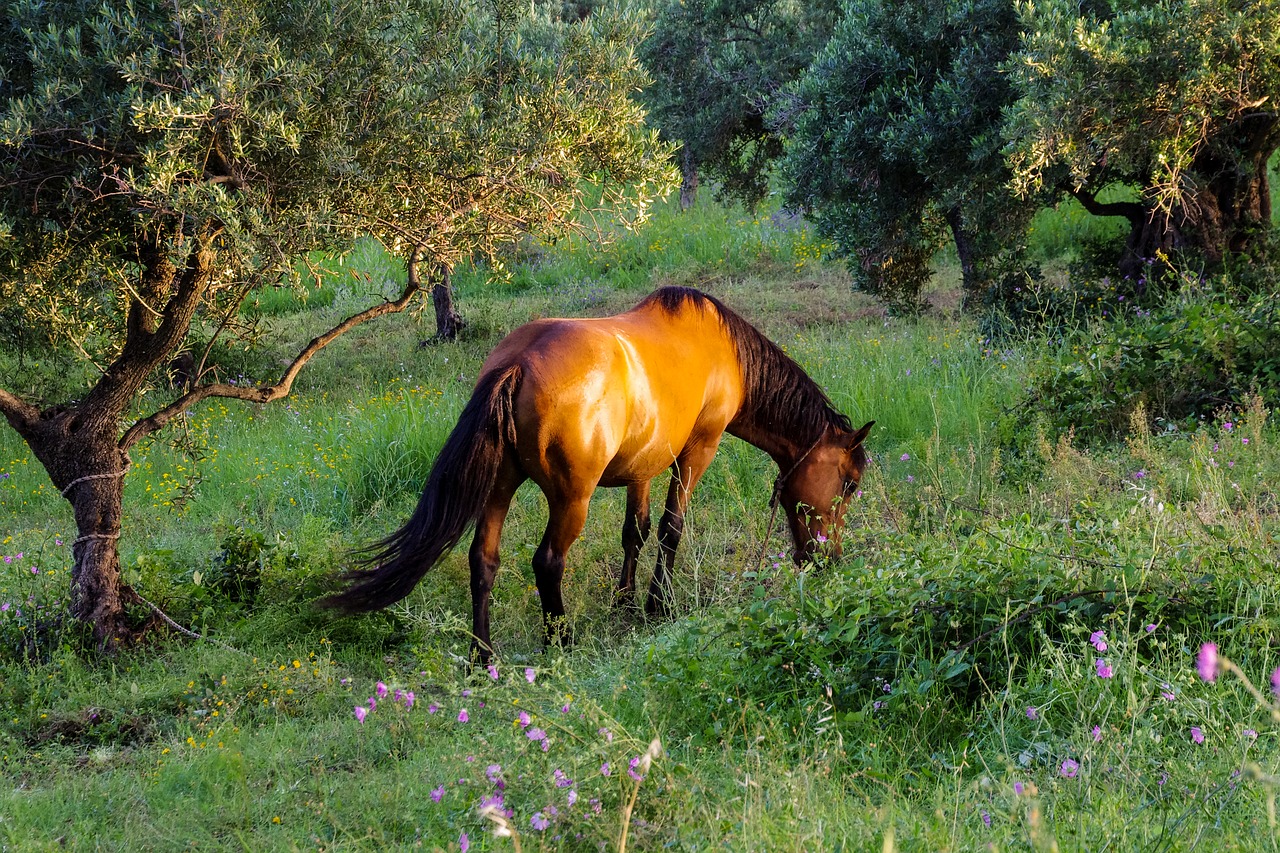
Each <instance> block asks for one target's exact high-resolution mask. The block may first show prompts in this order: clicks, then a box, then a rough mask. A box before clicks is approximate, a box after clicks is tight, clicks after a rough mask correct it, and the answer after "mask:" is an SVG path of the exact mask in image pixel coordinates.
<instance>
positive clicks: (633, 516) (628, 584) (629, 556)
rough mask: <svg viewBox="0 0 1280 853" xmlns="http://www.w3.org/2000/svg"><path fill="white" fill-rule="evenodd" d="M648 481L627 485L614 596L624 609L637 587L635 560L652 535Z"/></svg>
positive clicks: (617, 603) (629, 602)
mask: <svg viewBox="0 0 1280 853" xmlns="http://www.w3.org/2000/svg"><path fill="white" fill-rule="evenodd" d="M649 486H650V481H649V480H643V481H641V482H638V483H630V484H628V486H627V517H626V520H625V521H623V522H622V574H621V575H619V576H618V589H617V591H616V592H615V593H614V596H613V606H614V607H615V608H623V607H626V606H628V605H630V604H631V603H632V600H631V596H632V593H634V592H635V588H636V562H637V561H638V560H639V558H640V549H641V548H643V547H644V542H645V540H646V539H648V538H649V526H650V525H649Z"/></svg>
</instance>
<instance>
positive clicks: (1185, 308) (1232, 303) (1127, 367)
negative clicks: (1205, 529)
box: [1028, 280, 1280, 441]
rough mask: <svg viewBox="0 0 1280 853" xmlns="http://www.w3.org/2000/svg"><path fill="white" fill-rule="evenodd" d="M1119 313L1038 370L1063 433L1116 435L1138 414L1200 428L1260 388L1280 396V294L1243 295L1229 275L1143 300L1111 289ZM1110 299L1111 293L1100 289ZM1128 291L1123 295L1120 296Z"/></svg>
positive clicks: (1056, 429) (1270, 402)
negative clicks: (1231, 286) (1226, 283)
mask: <svg viewBox="0 0 1280 853" xmlns="http://www.w3.org/2000/svg"><path fill="white" fill-rule="evenodd" d="M1108 295H1109V296H1110V299H1109V300H1108V303H1109V304H1110V305H1111V307H1112V311H1113V312H1114V313H1113V314H1112V315H1111V316H1110V317H1107V318H1103V319H1100V320H1098V321H1097V322H1094V323H1090V324H1089V325H1088V326H1087V327H1085V328H1084V329H1083V330H1082V331H1081V333H1080V334H1078V335H1076V336H1074V337H1072V338H1070V339H1069V340H1070V343H1071V346H1070V348H1069V350H1068V349H1067V348H1066V347H1063V348H1062V349H1061V350H1060V351H1059V352H1053V351H1049V352H1046V354H1045V355H1044V356H1042V358H1041V359H1040V360H1039V361H1038V362H1037V363H1036V364H1035V366H1034V367H1033V369H1032V373H1031V385H1030V389H1029V391H1028V403H1029V405H1030V406H1031V407H1032V408H1033V410H1034V411H1036V412H1037V413H1039V416H1040V418H1041V419H1042V420H1043V423H1044V425H1045V426H1047V427H1048V428H1049V429H1050V431H1051V432H1053V433H1054V434H1062V433H1065V432H1067V431H1068V430H1071V431H1073V432H1074V433H1075V435H1077V436H1078V437H1080V438H1081V439H1085V440H1088V441H1098V440H1106V439H1114V438H1115V437H1117V436H1118V435H1121V434H1123V433H1124V431H1125V430H1127V429H1128V428H1129V427H1130V424H1131V420H1132V418H1133V417H1134V416H1135V414H1138V416H1139V417H1143V418H1149V419H1151V420H1152V422H1153V423H1155V424H1157V425H1160V426H1162V427H1167V428H1170V429H1173V428H1178V429H1188V428H1190V429H1194V427H1195V425H1196V424H1198V423H1200V422H1201V421H1204V420H1206V419H1210V418H1213V417H1214V416H1215V415H1216V413H1217V412H1218V411H1219V410H1221V409H1224V408H1235V407H1240V406H1243V405H1244V404H1245V402H1246V401H1247V399H1248V398H1249V397H1250V396H1251V395H1257V396H1258V397H1259V398H1260V399H1261V400H1262V401H1263V402H1264V403H1265V404H1266V405H1267V406H1275V405H1276V404H1277V403H1280V325H1278V323H1280V315H1277V310H1278V309H1277V305H1276V296H1275V294H1274V293H1265V294H1256V295H1252V296H1247V297H1235V296H1233V295H1232V294H1230V293H1229V292H1227V291H1225V290H1224V289H1223V288H1222V287H1221V282H1220V281H1211V282H1209V283H1207V284H1205V285H1203V286H1202V285H1200V284H1198V283H1197V282H1196V281H1194V280H1193V281H1191V282H1188V283H1186V285H1185V286H1184V287H1183V288H1182V289H1181V291H1180V292H1178V293H1177V295H1176V296H1173V297H1170V298H1169V299H1168V300H1167V301H1166V302H1164V303H1162V304H1158V305H1156V306H1155V307H1152V308H1143V307H1141V306H1142V303H1141V302H1140V301H1137V302H1136V303H1135V302H1132V301H1131V302H1126V301H1125V296H1124V293H1123V292H1121V293H1120V294H1119V296H1118V297H1117V296H1116V294H1115V292H1114V291H1113V292H1112V293H1111V294H1108ZM1099 299H1101V297H1099ZM1117 299H1118V301H1116V300H1117Z"/></svg>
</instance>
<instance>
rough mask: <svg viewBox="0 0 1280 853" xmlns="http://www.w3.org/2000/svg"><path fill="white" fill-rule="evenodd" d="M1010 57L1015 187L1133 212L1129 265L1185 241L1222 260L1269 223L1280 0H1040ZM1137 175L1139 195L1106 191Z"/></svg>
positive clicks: (1278, 117) (1279, 109) (1098, 209)
mask: <svg viewBox="0 0 1280 853" xmlns="http://www.w3.org/2000/svg"><path fill="white" fill-rule="evenodd" d="M1019 9H1020V13H1021V15H1022V19H1023V23H1024V28H1025V36H1024V39H1023V44H1022V46H1021V48H1020V50H1019V51H1018V53H1017V55H1016V57H1015V58H1014V59H1013V60H1012V61H1011V62H1010V63H1009V70H1010V74H1011V77H1012V82H1013V85H1014V86H1015V88H1016V89H1017V93H1018V98H1017V101H1016V102H1015V103H1014V104H1013V106H1012V107H1011V108H1010V111H1009V122H1008V128H1007V133H1008V137H1009V140H1010V164H1011V166H1012V168H1013V171H1014V184H1015V187H1016V188H1017V189H1018V190H1019V191H1021V192H1023V193H1030V192H1034V191H1037V190H1039V189H1049V190H1052V191H1057V192H1065V193H1069V194H1070V195H1072V196H1074V197H1075V198H1077V199H1079V200H1080V203H1081V204H1082V205H1083V206H1084V208H1085V209H1086V210H1088V211H1089V212H1091V213H1094V214H1098V215H1107V216H1122V217H1124V218H1126V219H1128V221H1129V223H1130V234H1129V237H1128V241H1127V247H1126V249H1127V251H1126V258H1125V265H1126V266H1127V267H1128V268H1132V269H1137V268H1138V266H1139V265H1140V264H1141V263H1142V261H1143V259H1152V258H1155V257H1157V255H1158V254H1160V253H1165V254H1167V253H1169V252H1172V251H1174V250H1177V249H1184V250H1188V251H1192V252H1196V253H1198V254H1200V255H1202V256H1203V257H1204V258H1205V259H1206V260H1208V261H1210V262H1216V261H1220V260H1222V259H1223V258H1224V257H1225V256H1227V255H1228V254H1230V253H1234V252H1245V251H1248V250H1249V249H1250V247H1251V246H1252V245H1253V244H1254V242H1255V240H1256V238H1257V237H1258V236H1259V235H1260V234H1262V233H1263V232H1265V231H1267V230H1268V229H1270V228H1271V198H1270V188H1269V186H1268V176H1267V163H1268V160H1269V159H1270V158H1271V156H1272V155H1273V154H1274V153H1275V151H1276V149H1277V147H1280V4H1277V3H1275V2H1272V0H1165V2H1161V3H1150V4H1148V3H1134V2H1131V0H1092V2H1089V3H1084V4H1081V3H1079V2H1077V0H1037V2H1035V3H1029V2H1028V3H1023V4H1021V5H1020V6H1019ZM1113 184H1126V185H1130V186H1135V187H1137V188H1138V189H1139V191H1140V195H1139V198H1138V199H1137V200H1134V201H1122V202H1108V203H1104V202H1102V201H1100V200H1099V198H1098V194H1099V192H1100V191H1101V190H1102V189H1104V188H1105V187H1107V186H1109V185H1113Z"/></svg>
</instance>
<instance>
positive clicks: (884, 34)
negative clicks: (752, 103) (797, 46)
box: [784, 0, 1034, 310]
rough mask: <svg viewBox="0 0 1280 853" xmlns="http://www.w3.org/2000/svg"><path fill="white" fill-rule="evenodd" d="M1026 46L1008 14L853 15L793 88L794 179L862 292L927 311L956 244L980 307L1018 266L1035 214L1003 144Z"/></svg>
mask: <svg viewBox="0 0 1280 853" xmlns="http://www.w3.org/2000/svg"><path fill="white" fill-rule="evenodd" d="M1020 34H1021V29H1020V26H1019V22H1018V20H1017V17H1016V16H1015V14H1014V11H1013V8H1012V7H1011V6H1010V4H1009V3H1007V2H1004V0H951V1H950V2H947V3H941V4H927V3H912V2H900V0H856V2H850V3H846V4H845V6H844V17H843V19H842V20H841V21H840V23H839V25H838V26H837V27H836V29H835V32H834V34H833V35H832V38H831V40H830V41H829V42H828V43H827V45H826V46H825V47H824V48H823V49H822V51H821V52H820V53H819V55H818V57H817V58H816V59H815V61H814V62H813V64H812V65H811V66H810V68H809V69H808V70H807V72H806V73H805V74H804V76H803V77H802V78H801V80H800V81H799V82H798V84H797V85H796V87H795V93H796V98H797V100H798V102H799V103H800V104H801V105H802V106H803V109H802V110H801V111H800V112H799V115H798V118H797V120H796V122H795V125H796V126H795V132H794V134H793V136H792V137H791V138H790V139H789V140H788V151H787V157H786V160H785V161H784V179H785V182H786V184H787V195H788V199H789V201H790V202H791V203H792V204H795V205H797V206H798V207H800V208H802V209H804V210H806V211H807V212H809V214H810V215H812V216H814V217H815V218H816V221H817V223H818V226H819V229H820V230H821V232H822V233H823V234H824V235H826V236H828V237H830V238H832V239H834V240H835V241H836V242H837V243H838V244H839V246H840V249H841V252H842V253H843V254H845V255H847V256H849V257H850V264H849V265H850V270H851V271H852V272H853V275H854V279H855V283H856V285H857V286H859V287H861V288H863V289H865V290H868V291H870V292H872V293H875V294H877V295H879V296H881V297H882V298H884V299H885V300H886V301H888V302H889V303H890V304H892V305H895V306H897V307H899V308H903V309H907V310H914V309H917V308H918V307H919V302H920V291H921V288H922V286H923V285H924V284H925V282H926V281H927V280H928V279H929V277H930V263H931V261H932V259H933V257H934V255H935V254H936V253H937V251H938V249H939V247H940V246H941V245H942V242H943V240H944V239H945V238H946V236H947V234H948V231H949V232H950V236H951V237H952V239H953V240H954V244H955V246H956V248H957V250H958V252H959V255H960V261H961V265H962V270H963V274H964V285H965V291H966V296H967V298H969V299H973V298H974V297H977V296H979V295H980V294H981V293H982V291H983V290H984V289H985V288H986V286H987V285H988V283H989V282H990V281H991V280H992V279H993V278H996V277H998V273H997V272H996V269H995V268H996V267H997V266H998V265H999V264H1000V262H1001V261H1000V259H1001V258H1002V256H1004V255H1010V256H1012V257H1013V258H1015V259H1016V258H1017V256H1018V255H1019V254H1020V251H1021V246H1022V241H1023V239H1024V234H1025V231H1026V226H1027V222H1028V219H1029V217H1030V215H1031V213H1032V212H1033V209H1034V208H1033V202H1019V201H1017V200H1015V199H1014V198H1013V197H1012V196H1011V195H1010V193H1009V192H1008V191H1007V190H1006V187H1005V185H1006V183H1007V182H1008V179H1009V171H1008V169H1007V167H1006V166H1005V163H1004V157H1003V153H1002V148H1003V140H1002V138H1001V135H1000V127H1001V122H1002V110H1003V109H1004V108H1005V107H1006V106H1007V105H1009V104H1010V103H1011V102H1012V100H1013V91H1012V89H1011V88H1010V86H1009V83H1008V81H1007V77H1006V75H1005V74H1003V73H1002V72H1001V70H1000V69H1001V64H1002V63H1003V62H1004V61H1005V60H1006V59H1007V58H1008V56H1009V54H1010V52H1011V51H1012V50H1014V49H1015V48H1016V47H1017V45H1018V43H1019V37H1020ZM1005 262H1006V263H1007V260H1006V261H1005Z"/></svg>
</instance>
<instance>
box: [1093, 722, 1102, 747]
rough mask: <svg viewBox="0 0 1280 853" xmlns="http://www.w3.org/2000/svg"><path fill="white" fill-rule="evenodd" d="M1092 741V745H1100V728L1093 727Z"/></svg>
mask: <svg viewBox="0 0 1280 853" xmlns="http://www.w3.org/2000/svg"><path fill="white" fill-rule="evenodd" d="M1093 740H1094V743H1102V726H1094V727H1093Z"/></svg>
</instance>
